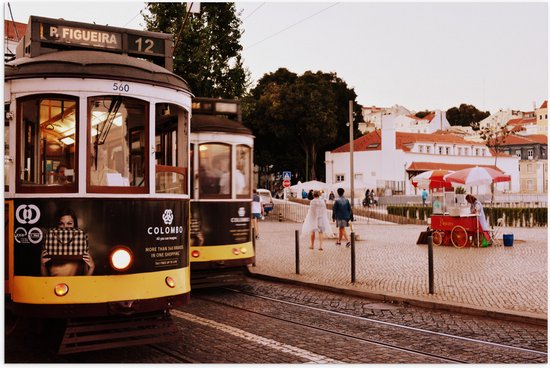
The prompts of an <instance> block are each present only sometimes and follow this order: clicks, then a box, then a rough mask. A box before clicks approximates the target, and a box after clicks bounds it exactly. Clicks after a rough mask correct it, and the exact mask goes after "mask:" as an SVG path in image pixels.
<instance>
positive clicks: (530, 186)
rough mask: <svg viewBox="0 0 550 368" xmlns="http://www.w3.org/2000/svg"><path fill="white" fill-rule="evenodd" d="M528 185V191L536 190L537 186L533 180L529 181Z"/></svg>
mask: <svg viewBox="0 0 550 368" xmlns="http://www.w3.org/2000/svg"><path fill="white" fill-rule="evenodd" d="M526 183H527V190H529V191H531V190H534V189H535V186H534V184H533V180H531V179H527V181H526Z"/></svg>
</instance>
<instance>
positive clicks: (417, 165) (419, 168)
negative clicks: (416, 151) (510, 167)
mask: <svg viewBox="0 0 550 368" xmlns="http://www.w3.org/2000/svg"><path fill="white" fill-rule="evenodd" d="M476 166H479V167H490V168H491V169H495V170H498V171H499V172H503V171H502V170H501V169H499V168H498V167H496V166H495V165H472V164H445V163H440V162H414V161H413V162H411V164H410V165H409V167H407V171H408V172H424V171H429V170H451V171H458V170H462V169H469V168H472V167H476Z"/></svg>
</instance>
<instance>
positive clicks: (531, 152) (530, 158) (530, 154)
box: [527, 149, 533, 160]
mask: <svg viewBox="0 0 550 368" xmlns="http://www.w3.org/2000/svg"><path fill="white" fill-rule="evenodd" d="M527 158H528V159H529V160H532V159H533V150H532V149H530V150H527Z"/></svg>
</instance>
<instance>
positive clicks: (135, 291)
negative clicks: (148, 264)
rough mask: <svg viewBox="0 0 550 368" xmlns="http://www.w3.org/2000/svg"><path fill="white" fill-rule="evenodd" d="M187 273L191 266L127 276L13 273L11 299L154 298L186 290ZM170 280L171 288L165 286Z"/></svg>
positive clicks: (99, 300) (188, 288)
mask: <svg viewBox="0 0 550 368" xmlns="http://www.w3.org/2000/svg"><path fill="white" fill-rule="evenodd" d="M189 275H190V268H189V267H185V268H178V269H173V270H165V271H158V272H148V273H138V274H129V275H108V276H72V277H63V276H58V277H49V276H15V277H14V280H13V290H12V300H13V301H14V302H17V303H28V304H81V303H105V302H112V301H122V300H136V299H153V298H159V297H165V296H174V295H180V294H186V293H189V292H190V291H191V285H190V282H189V277H190V276H189ZM167 278H171V279H168V280H167ZM171 282H173V284H174V287H170V286H169V285H168V284H169V283H171ZM59 284H66V285H67V286H68V289H69V291H68V293H67V294H66V295H64V296H57V295H56V294H55V288H56V286H57V285H59Z"/></svg>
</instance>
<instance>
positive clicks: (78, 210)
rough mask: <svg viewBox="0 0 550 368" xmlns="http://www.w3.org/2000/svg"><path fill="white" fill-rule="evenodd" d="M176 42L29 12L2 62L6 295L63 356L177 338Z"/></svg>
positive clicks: (179, 142)
mask: <svg viewBox="0 0 550 368" xmlns="http://www.w3.org/2000/svg"><path fill="white" fill-rule="evenodd" d="M171 48H172V40H171V36H170V35H165V34H161V33H153V32H145V31H136V30H130V29H123V28H116V27H108V26H100V25H95V24H85V23H77V22H71V21H65V20H61V19H49V18H43V17H36V16H31V17H30V18H29V23H28V26H27V30H26V34H25V36H24V38H23V39H22V41H21V43H20V44H19V46H18V48H17V56H16V58H15V60H13V61H11V62H8V63H6V64H5V81H4V107H5V117H6V119H5V124H4V131H5V133H4V136H5V137H6V142H5V163H4V181H5V188H4V196H5V201H4V208H5V212H4V213H5V229H4V230H5V231H4V234H5V238H4V243H5V270H6V272H5V294H6V297H5V300H6V310H7V311H8V313H9V314H10V315H14V316H25V317H33V318H47V319H48V320H49V319H58V318H59V319H61V320H62V321H63V323H64V324H65V331H64V335H63V338H62V340H61V344H60V347H59V352H60V353H74V352H80V351H87V350H97V349H102V348H111V347H120V346H127V345H137V344H144V343H154V342H160V341H166V340H168V339H173V338H177V337H179V336H177V329H176V328H175V326H174V325H173V324H172V323H171V320H170V314H169V310H170V309H171V308H174V307H178V306H181V305H185V304H186V303H188V301H189V295H190V267H189V240H188V239H189V231H188V229H189V210H190V208H189V201H190V198H189V193H188V192H189V190H188V185H189V181H188V171H189V167H188V161H189V125H190V116H191V98H192V95H191V91H190V89H189V87H188V85H187V83H186V82H185V81H184V80H183V79H182V78H180V77H179V76H177V75H175V74H173V73H172V72H171V69H172V57H171V55H172V50H171Z"/></svg>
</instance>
